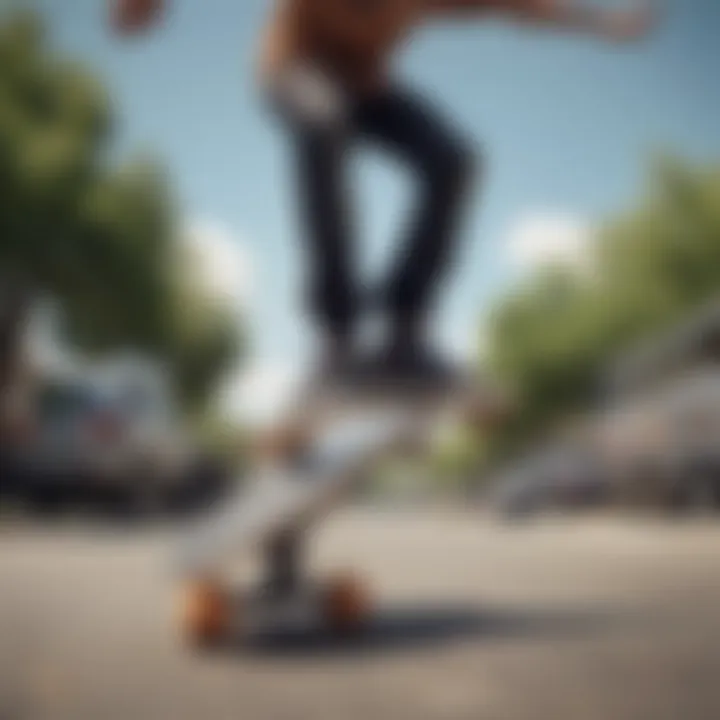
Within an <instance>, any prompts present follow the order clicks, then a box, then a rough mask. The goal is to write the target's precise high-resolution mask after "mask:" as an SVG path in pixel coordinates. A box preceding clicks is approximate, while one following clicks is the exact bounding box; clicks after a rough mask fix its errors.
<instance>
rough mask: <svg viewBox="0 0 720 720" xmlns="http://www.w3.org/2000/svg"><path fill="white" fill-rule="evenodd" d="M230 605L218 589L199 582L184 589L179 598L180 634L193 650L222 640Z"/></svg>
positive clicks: (216, 586) (220, 589)
mask: <svg viewBox="0 0 720 720" xmlns="http://www.w3.org/2000/svg"><path fill="white" fill-rule="evenodd" d="M231 610H232V608H231V601H230V597H229V594H228V592H227V591H226V590H225V589H224V588H222V587H221V586H220V585H218V584H215V583H212V582H209V581H201V582H195V583H193V584H191V585H190V586H189V587H188V588H186V590H185V593H184V596H183V598H182V607H181V618H180V622H181V630H182V633H183V636H184V638H185V639H186V640H187V641H188V642H189V643H190V644H192V645H194V646H202V647H207V646H211V645H215V644H217V643H218V642H220V641H221V640H222V639H223V637H225V636H226V635H227V634H228V632H229V629H230V625H231Z"/></svg>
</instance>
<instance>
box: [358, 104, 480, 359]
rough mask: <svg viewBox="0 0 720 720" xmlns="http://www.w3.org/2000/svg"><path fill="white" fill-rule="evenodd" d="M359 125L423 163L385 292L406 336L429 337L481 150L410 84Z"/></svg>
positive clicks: (409, 340)
mask: <svg viewBox="0 0 720 720" xmlns="http://www.w3.org/2000/svg"><path fill="white" fill-rule="evenodd" d="M357 122H358V125H359V126H360V129H361V131H362V132H364V133H365V134H366V135H368V136H369V137H370V138H371V139H373V140H376V141H378V142H380V143H381V144H382V145H383V146H385V147H386V148H388V149H389V150H390V151H391V152H394V153H396V154H398V155H399V156H400V158H401V159H402V160H404V161H405V162H407V163H408V164H410V165H411V167H412V168H413V169H414V170H415V171H416V174H417V179H418V183H419V191H420V192H419V197H418V203H419V204H418V207H417V210H416V212H415V215H414V217H413V218H412V220H411V222H410V225H409V229H408V235H407V237H406V239H405V242H404V245H403V246H402V247H401V248H400V254H399V257H398V260H397V263H396V265H395V267H394V268H393V271H392V273H391V274H390V277H389V280H388V282H387V285H386V289H385V293H384V300H385V303H386V306H387V308H388V312H389V315H390V319H391V323H392V325H393V334H394V336H395V339H396V340H397V341H398V342H399V343H400V344H405V345H407V346H408V347H409V348H410V350H411V352H413V353H414V352H415V351H416V348H414V347H412V346H413V345H415V344H419V343H420V342H421V337H422V334H423V332H424V324H425V322H426V319H427V314H428V312H429V311H430V309H431V305H432V303H433V300H434V299H435V297H434V296H435V294H436V291H437V289H438V287H439V284H440V281H441V280H442V279H443V277H444V276H445V274H446V272H447V270H448V267H449V265H450V262H451V260H452V258H453V254H454V253H453V251H454V249H455V245H456V240H457V236H458V230H459V229H460V228H459V225H460V221H461V219H462V214H463V209H464V204H465V202H464V201H465V200H466V199H467V196H468V194H469V193H468V190H469V186H470V182H471V179H472V172H473V165H474V161H473V150H472V148H471V147H469V146H468V145H467V144H466V142H465V141H464V140H463V139H462V138H461V136H460V135H459V134H458V133H457V131H456V130H455V129H454V128H452V127H451V126H449V125H448V124H447V123H446V122H445V121H443V120H442V119H440V118H439V117H438V116H437V114H436V111H435V109H434V108H433V107H432V105H431V104H429V103H427V102H425V101H424V100H422V99H420V98H418V97H416V96H415V95H413V94H411V93H408V92H405V91H394V92H392V93H388V94H385V95H383V96H382V97H379V98H378V99H377V100H375V101H374V102H369V103H366V104H365V105H364V106H363V107H362V108H361V109H360V111H359V112H358V117H357Z"/></svg>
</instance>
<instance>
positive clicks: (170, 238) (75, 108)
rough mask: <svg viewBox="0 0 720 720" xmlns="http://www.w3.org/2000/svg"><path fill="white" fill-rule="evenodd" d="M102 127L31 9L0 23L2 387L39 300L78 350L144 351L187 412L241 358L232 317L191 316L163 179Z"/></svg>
mask: <svg viewBox="0 0 720 720" xmlns="http://www.w3.org/2000/svg"><path fill="white" fill-rule="evenodd" d="M112 130H113V108H112V106H111V103H110V100H109V97H108V95H107V93H106V92H105V90H104V88H103V87H102V85H101V84H100V83H99V81H98V80H97V79H96V78H95V76H94V75H93V74H92V73H91V72H89V71H88V70H87V69H86V68H85V67H83V66H82V65H80V64H78V63H75V62H72V61H69V60H67V59H65V58H63V57H61V56H59V55H58V53H57V52H56V51H54V50H53V48H52V46H51V44H50V43H49V41H48V38H47V37H46V34H45V30H44V28H43V26H42V24H41V23H40V22H39V21H38V18H37V17H36V16H35V15H33V14H32V13H21V14H18V13H12V14H6V15H4V16H3V15H0V289H1V290H2V292H3V296H4V297H3V302H4V305H5V306H6V307H10V308H12V310H13V312H12V313H8V312H5V313H4V314H3V317H2V319H1V320H0V337H1V338H2V342H0V362H1V364H2V366H3V372H0V390H1V389H2V386H3V383H6V382H7V377H3V376H6V375H7V371H8V369H9V368H11V367H12V360H13V356H14V355H15V354H16V353H17V347H18V337H17V332H15V331H16V330H17V329H18V328H20V327H21V326H22V322H20V319H22V316H23V314H26V313H27V312H28V309H29V307H30V304H31V300H32V298H33V297H36V296H37V295H38V294H43V295H49V296H51V297H52V298H54V299H55V300H56V301H58V302H59V304H60V305H61V307H62V310H63V315H64V317H65V318H66V323H67V328H66V330H67V334H68V337H69V338H70V339H72V340H73V341H74V342H76V343H78V344H79V345H80V346H81V347H83V348H85V349H87V350H90V351H96V352H103V351H108V350H112V349H113V348H115V347H119V346H122V347H124V348H128V347H132V348H135V349H137V350H140V351H144V352H146V353H148V354H149V355H151V356H152V357H155V358H157V359H158V360H160V361H162V362H164V363H165V364H166V366H167V367H168V369H169V370H170V372H171V374H172V375H173V376H174V377H175V378H176V379H177V380H178V385H179V387H180V389H181V391H182V394H183V396H184V398H185V399H186V400H187V401H188V402H189V403H190V404H192V405H193V406H195V407H197V406H198V405H201V404H202V403H203V402H204V400H205V398H206V397H207V396H208V393H209V391H210V389H211V388H212V387H213V385H214V382H215V380H216V379H217V377H218V375H219V374H220V373H221V372H222V371H223V369H225V367H226V366H227V364H228V363H229V362H230V361H231V360H232V359H233V358H234V356H235V354H236V353H237V351H238V349H239V341H238V333H237V328H236V319H235V318H231V317H229V316H228V315H227V314H226V313H223V312H222V311H220V310H219V309H217V308H213V309H212V310H210V309H207V308H202V309H201V310H197V311H195V312H189V305H190V304H192V303H193V301H194V300H195V298H194V297H192V294H191V293H189V292H187V291H186V290H185V288H184V287H183V285H182V283H180V282H179V281H178V275H177V272H176V267H177V255H178V253H179V252H180V250H179V242H178V235H179V232H178V228H177V227H176V225H177V216H178V213H177V208H176V207H175V206H174V202H173V198H172V195H171V191H170V185H169V182H168V179H167V177H165V174H164V173H163V172H162V171H161V169H160V168H159V167H158V165H157V164H155V163H153V162H151V161H149V160H147V159H142V158H141V159H133V160H131V161H128V162H125V163H122V164H120V165H118V164H115V163H113V162H111V159H110V156H111V150H112V147H111V142H112ZM0 304H2V303H0ZM11 315H12V317H10V316H11ZM190 315H192V316H193V317H194V320H193V322H192V323H190V322H189V321H188V317H189V316H190ZM198 317H199V318H200V319H198ZM198 326H200V329H198Z"/></svg>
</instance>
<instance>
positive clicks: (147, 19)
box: [111, 0, 164, 35]
mask: <svg viewBox="0 0 720 720" xmlns="http://www.w3.org/2000/svg"><path fill="white" fill-rule="evenodd" d="M111 3H112V4H111V22H112V26H113V29H114V30H115V31H116V32H118V33H120V34H122V35H134V34H136V33H140V32H142V31H144V30H147V29H148V28H150V27H151V26H152V25H153V24H154V23H155V22H157V20H158V19H159V18H160V15H161V14H162V10H163V5H164V2H163V0H111Z"/></svg>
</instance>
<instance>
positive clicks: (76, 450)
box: [11, 379, 224, 513]
mask: <svg viewBox="0 0 720 720" xmlns="http://www.w3.org/2000/svg"><path fill="white" fill-rule="evenodd" d="M11 462H12V466H13V470H14V472H13V475H14V477H16V478H17V479H16V481H15V483H14V488H15V494H16V495H18V496H20V498H21V499H24V500H26V501H28V502H30V503H31V504H34V505H37V506H41V507H54V506H56V505H58V504H61V503H66V502H71V501H74V502H78V501H81V502H92V503H103V504H105V505H109V506H112V507H116V508H123V509H126V510H132V511H134V512H143V513H147V512H150V511H158V510H164V509H166V508H175V507H182V506H186V505H189V504H192V503H195V502H199V501H200V500H201V499H203V498H204V497H209V496H211V495H213V494H215V493H216V492H218V491H219V490H220V489H221V486H222V484H223V482H224V477H223V472H222V468H221V467H219V464H218V463H217V462H215V461H214V460H213V459H212V458H209V457H207V456H206V455H204V454H203V453H202V451H201V450H200V449H199V448H198V447H197V446H196V445H195V444H194V443H193V441H192V438H191V437H190V435H189V433H187V432H186V431H185V430H184V429H183V428H182V425H181V424H180V423H179V421H178V420H177V415H176V414H175V413H174V412H173V411H172V408H171V407H170V404H169V402H168V401H167V400H166V398H165V396H164V395H163V393H162V392H161V391H159V389H158V388H153V387H151V386H143V384H142V383H140V384H138V385H123V384H119V385H112V384H107V383H106V384H103V383H98V382H94V381H91V380H85V379H83V380H75V381H72V382H69V381H67V380H63V381H62V382H52V383H47V384H46V385H45V386H44V387H42V388H41V390H40V391H39V393H38V396H37V400H36V409H35V413H34V423H33V428H32V431H31V432H29V433H28V434H27V436H26V438H25V439H24V442H22V443H20V444H19V445H18V446H17V447H16V448H15V449H14V451H13V453H12V460H11Z"/></svg>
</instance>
